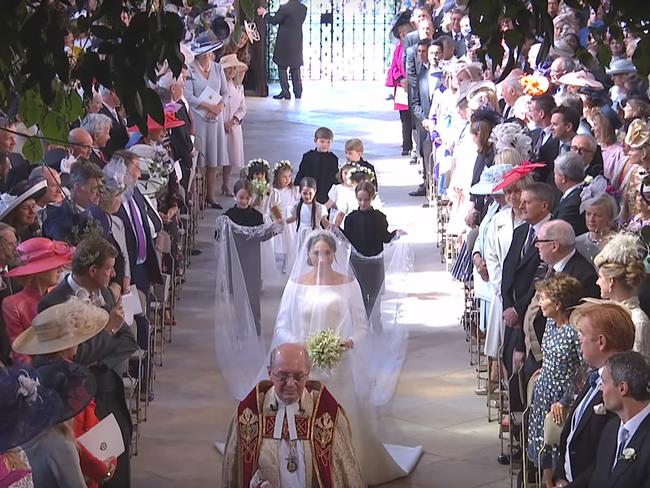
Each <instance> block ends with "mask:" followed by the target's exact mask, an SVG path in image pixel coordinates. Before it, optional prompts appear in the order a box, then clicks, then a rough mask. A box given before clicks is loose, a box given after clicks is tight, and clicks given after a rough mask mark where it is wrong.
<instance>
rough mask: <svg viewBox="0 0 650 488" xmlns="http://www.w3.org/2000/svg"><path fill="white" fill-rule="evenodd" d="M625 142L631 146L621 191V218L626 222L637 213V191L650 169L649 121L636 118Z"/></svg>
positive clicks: (628, 130)
mask: <svg viewBox="0 0 650 488" xmlns="http://www.w3.org/2000/svg"><path fill="white" fill-rule="evenodd" d="M625 144H626V145H627V146H628V147H629V152H628V159H627V163H625V168H624V169H623V173H624V174H625V177H624V180H623V184H622V185H621V192H622V194H623V197H622V200H621V207H622V208H621V218H622V220H623V221H624V222H625V221H627V220H628V219H631V218H632V217H633V216H634V215H635V214H636V199H637V191H638V189H639V187H640V186H641V183H642V181H643V173H644V171H645V172H647V171H649V170H650V128H649V127H648V124H647V122H645V121H644V120H641V119H635V120H634V121H632V123H631V124H630V126H629V128H628V129H627V134H626V135H625Z"/></svg>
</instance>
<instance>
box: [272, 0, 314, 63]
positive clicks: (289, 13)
mask: <svg viewBox="0 0 650 488" xmlns="http://www.w3.org/2000/svg"><path fill="white" fill-rule="evenodd" d="M306 17H307V7H306V6H305V5H303V4H301V3H300V1H299V0H289V1H288V2H287V3H285V4H283V5H280V8H278V10H277V12H276V13H275V14H271V13H268V14H267V15H265V16H264V19H265V20H266V21H268V22H269V23H270V24H273V25H277V26H278V34H277V37H276V40H275V49H274V50H273V62H274V63H275V64H277V65H278V66H279V67H281V68H298V67H300V66H302V63H303V59H302V24H303V23H304V22H305V18H306Z"/></svg>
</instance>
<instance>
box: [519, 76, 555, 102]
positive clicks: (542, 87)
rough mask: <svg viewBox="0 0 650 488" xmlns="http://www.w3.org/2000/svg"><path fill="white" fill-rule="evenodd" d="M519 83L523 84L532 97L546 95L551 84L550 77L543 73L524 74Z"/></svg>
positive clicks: (525, 91)
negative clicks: (542, 74)
mask: <svg viewBox="0 0 650 488" xmlns="http://www.w3.org/2000/svg"><path fill="white" fill-rule="evenodd" d="M519 83H521V86H522V87H523V88H524V93H526V94H527V95H530V96H531V97H539V96H541V95H544V94H545V93H546V92H547V91H548V88H549V86H550V82H549V81H548V78H547V77H546V76H541V75H526V76H522V77H521V79H520V80H519Z"/></svg>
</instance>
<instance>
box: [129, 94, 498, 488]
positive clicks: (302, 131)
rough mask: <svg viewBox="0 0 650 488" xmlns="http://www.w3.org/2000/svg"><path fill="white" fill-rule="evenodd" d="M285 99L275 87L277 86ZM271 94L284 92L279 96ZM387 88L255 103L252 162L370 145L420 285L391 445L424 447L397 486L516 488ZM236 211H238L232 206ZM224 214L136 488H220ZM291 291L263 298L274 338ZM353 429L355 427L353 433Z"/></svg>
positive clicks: (390, 426)
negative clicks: (217, 298)
mask: <svg viewBox="0 0 650 488" xmlns="http://www.w3.org/2000/svg"><path fill="white" fill-rule="evenodd" d="M273 88H275V87H273ZM271 92H272V93H276V90H274V89H272V90H271ZM386 95H387V91H386V89H385V88H383V87H382V86H381V83H374V84H371V83H355V82H348V83H345V84H340V85H337V86H335V87H332V86H330V85H329V84H318V83H309V82H307V83H306V84H305V94H304V98H303V99H302V100H300V101H296V100H292V101H288V102H287V101H282V102H278V101H275V100H272V99H271V98H267V99H260V98H249V99H248V100H247V103H248V108H249V113H248V115H247V117H246V119H245V121H244V133H245V146H246V157H247V159H252V158H255V157H263V158H265V159H268V160H269V161H271V162H275V161H277V160H279V159H289V160H291V161H293V162H294V164H295V165H297V164H298V163H299V162H300V158H301V155H302V153H303V152H305V151H306V150H308V149H310V148H311V147H312V146H313V144H312V140H313V139H312V138H313V132H314V130H315V129H316V128H317V127H318V126H321V125H325V126H328V127H330V128H331V129H332V130H333V131H334V134H335V138H334V145H333V151H334V153H335V154H337V155H338V156H339V158H344V154H345V153H344V151H343V146H344V143H345V140H346V139H348V138H351V137H360V138H361V139H362V140H363V141H364V144H365V146H366V159H367V160H368V161H371V162H372V163H373V164H375V166H376V168H377V170H378V173H379V185H380V190H381V199H382V201H383V202H384V205H385V208H384V212H385V213H386V214H387V215H388V221H389V223H390V224H391V226H394V227H399V228H402V229H405V230H406V231H407V232H408V233H409V239H410V241H411V242H412V246H413V251H414V256H415V271H414V273H412V274H411V275H410V279H409V284H408V286H409V290H408V291H409V298H408V303H407V305H406V314H405V321H406V323H407V326H408V327H409V329H410V339H409V346H408V358H407V360H406V364H405V365H404V369H403V372H402V376H401V380H400V384H399V387H398V391H397V394H396V396H395V401H394V405H393V413H392V415H391V416H388V417H387V418H385V419H384V422H383V426H384V429H385V435H386V440H387V441H389V442H392V443H397V444H403V445H422V446H424V456H423V457H422V459H421V460H420V462H419V464H418V465H417V466H416V468H415V470H414V472H413V473H412V474H411V476H410V477H409V478H406V479H403V480H399V481H395V482H393V483H389V484H387V485H383V486H386V487H394V488H397V487H432V488H471V487H495V488H496V487H500V488H501V487H505V486H508V485H509V483H508V479H507V476H508V472H507V468H506V467H503V466H500V465H498V464H497V463H496V461H495V460H496V456H497V455H498V448H499V447H498V446H499V444H498V439H497V435H496V433H497V430H496V429H497V426H496V425H495V424H489V423H488V422H487V420H486V412H487V410H486V408H485V397H477V396H475V395H474V388H475V386H476V385H475V375H474V372H473V368H471V367H470V366H469V365H468V354H467V343H466V342H465V334H464V332H463V331H462V329H461V328H460V327H459V326H458V316H459V315H460V312H461V307H462V301H461V291H460V287H459V285H458V284H457V283H454V282H452V280H451V279H450V277H449V275H448V273H446V271H445V269H444V265H442V264H441V263H440V254H439V251H438V249H437V248H436V246H435V226H434V223H435V222H434V218H435V216H434V213H433V210H428V209H423V208H421V207H420V204H421V203H422V202H423V199H420V198H413V197H409V196H408V191H410V190H412V189H414V187H415V186H416V185H417V183H418V182H419V181H420V177H419V175H418V168H417V167H415V166H410V165H409V163H408V159H407V158H400V157H399V152H400V124H399V117H398V114H397V113H396V112H393V111H392V103H391V102H388V101H386V100H385V98H386ZM220 201H221V203H222V204H223V205H224V207H225V208H228V207H229V206H231V205H232V204H233V203H234V202H232V201H231V199H229V198H225V197H221V198H220ZM218 215H219V212H218V211H216V210H208V211H206V213H205V218H204V220H202V221H201V222H200V225H201V229H200V235H199V241H198V243H199V247H200V248H202V249H203V254H202V255H201V256H199V257H197V258H194V259H193V261H192V266H191V268H190V270H189V273H188V276H187V278H188V279H187V283H186V284H185V287H184V288H183V296H182V299H181V301H180V302H179V303H178V305H177V309H176V319H177V322H178V325H177V326H176V327H174V330H173V342H172V344H171V345H169V346H168V348H167V351H166V355H165V358H164V366H163V367H162V368H158V370H157V373H156V387H155V388H156V389H155V393H156V398H155V401H154V402H153V403H152V404H151V405H150V408H149V418H148V421H147V422H146V423H143V424H142V428H141V432H142V437H141V440H140V453H139V455H138V456H137V457H134V458H133V460H132V472H133V486H134V487H136V488H149V487H156V488H172V487H177V486H183V487H184V488H202V487H219V486H221V482H220V469H221V456H220V455H219V454H218V453H217V451H216V450H215V449H214V447H213V443H214V441H215V440H216V439H224V438H225V434H226V430H227V426H228V422H229V420H230V417H231V415H232V412H233V409H234V407H235V405H236V404H235V401H234V400H233V399H232V398H231V396H230V395H229V393H228V391H227V389H226V387H225V384H224V381H223V378H222V377H221V375H220V373H219V370H218V368H217V364H216V359H215V352H214V344H213V340H214V339H213V327H214V324H213V320H214V314H215V311H214V310H213V306H212V303H213V293H214V278H215V272H216V271H215V269H214V258H213V254H212V244H211V238H212V235H213V231H214V219H215V218H216V217H217V216H218ZM280 295H281V290H280V289H271V290H268V291H266V292H265V293H264V296H263V300H262V310H263V317H262V323H263V328H264V330H265V332H266V334H267V335H270V334H271V332H272V329H273V325H274V314H275V312H276V311H277V307H278V305H279V299H280ZM353 428H354V426H353Z"/></svg>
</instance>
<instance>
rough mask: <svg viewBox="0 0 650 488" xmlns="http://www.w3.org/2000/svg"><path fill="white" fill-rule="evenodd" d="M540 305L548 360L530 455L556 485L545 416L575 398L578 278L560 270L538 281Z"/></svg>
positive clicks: (531, 426) (536, 401)
mask: <svg viewBox="0 0 650 488" xmlns="http://www.w3.org/2000/svg"><path fill="white" fill-rule="evenodd" d="M537 292H538V293H539V307H540V310H541V312H542V314H543V315H544V317H546V319H547V321H546V330H545V332H544V337H543V339H542V352H543V354H544V359H543V363H542V368H541V370H540V375H539V379H538V380H537V384H536V385H535V391H534V393H533V402H532V405H531V407H530V416H529V421H528V446H527V449H528V457H529V458H530V460H531V461H532V462H533V464H534V465H535V466H538V465H539V461H540V457H539V454H540V451H541V452H542V455H541V467H542V468H543V469H544V483H545V486H546V487H548V488H552V487H553V480H552V478H553V476H552V452H551V450H549V449H548V448H546V447H545V445H544V419H545V418H546V415H547V414H548V413H549V411H550V410H551V405H553V404H554V403H556V402H560V403H562V404H563V405H565V406H570V404H571V402H572V401H573V393H574V390H575V387H574V385H575V379H576V375H577V372H578V368H579V367H580V365H581V363H582V358H581V355H580V343H579V341H578V331H577V330H576V329H574V328H573V326H571V325H570V324H569V316H570V315H571V307H574V306H575V305H577V304H578V301H579V300H580V298H581V296H582V285H581V284H580V282H579V281H578V280H576V279H575V278H573V277H570V276H568V275H564V274H562V273H559V274H557V275H555V276H552V277H550V278H547V279H545V280H543V281H541V282H539V283H538V284H537Z"/></svg>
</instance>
